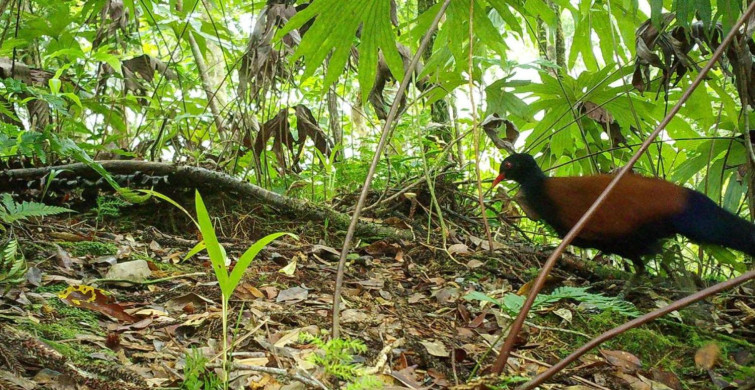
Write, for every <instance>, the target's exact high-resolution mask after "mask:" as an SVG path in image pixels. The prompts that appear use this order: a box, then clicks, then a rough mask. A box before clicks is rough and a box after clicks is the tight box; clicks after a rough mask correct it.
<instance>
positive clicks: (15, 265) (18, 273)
mask: <svg viewBox="0 0 755 390" xmlns="http://www.w3.org/2000/svg"><path fill="white" fill-rule="evenodd" d="M25 276H26V259H24V255H23V253H21V252H19V250H18V240H10V241H8V242H7V243H6V244H5V245H4V246H0V283H7V284H18V283H21V282H23V281H24V277H25Z"/></svg>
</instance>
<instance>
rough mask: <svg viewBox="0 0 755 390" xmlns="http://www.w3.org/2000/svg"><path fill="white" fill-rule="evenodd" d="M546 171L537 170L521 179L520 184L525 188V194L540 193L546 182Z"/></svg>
mask: <svg viewBox="0 0 755 390" xmlns="http://www.w3.org/2000/svg"><path fill="white" fill-rule="evenodd" d="M545 179H546V176H545V173H543V171H537V172H536V173H535V174H532V175H528V176H527V177H526V178H525V179H523V180H521V181H520V182H519V184H520V185H521V186H522V189H524V193H525V194H528V193H529V194H534V193H538V192H539V191H540V190H541V189H542V187H543V183H545Z"/></svg>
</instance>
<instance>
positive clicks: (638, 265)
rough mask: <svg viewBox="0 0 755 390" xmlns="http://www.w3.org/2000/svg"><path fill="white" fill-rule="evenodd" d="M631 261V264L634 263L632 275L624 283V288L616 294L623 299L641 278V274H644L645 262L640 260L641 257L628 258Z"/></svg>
mask: <svg viewBox="0 0 755 390" xmlns="http://www.w3.org/2000/svg"><path fill="white" fill-rule="evenodd" d="M629 260H631V261H632V264H634V275H632V277H631V278H630V279H629V281H627V282H626V283H625V284H624V288H622V289H621V292H620V293H619V295H618V296H617V298H619V299H624V297H626V295H627V293H628V292H629V291H630V290H631V289H632V287H633V286H634V285H635V284H637V282H638V281H639V280H640V279H642V276H643V275H645V263H643V262H642V259H629Z"/></svg>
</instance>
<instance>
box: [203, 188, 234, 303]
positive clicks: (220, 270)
mask: <svg viewBox="0 0 755 390" xmlns="http://www.w3.org/2000/svg"><path fill="white" fill-rule="evenodd" d="M194 203H195V205H196V209H197V220H198V222H199V230H200V232H201V233H202V238H203V239H204V242H205V245H206V246H207V253H209V255H210V263H211V264H212V270H213V271H214V272H215V278H217V279H218V284H219V285H220V290H221V291H222V292H223V300H225V301H226V302H227V301H228V300H229V299H230V298H231V294H232V293H233V290H234V289H235V288H236V286H234V285H231V284H229V283H228V271H227V270H226V266H225V260H226V255H225V250H224V249H223V247H222V246H220V242H218V237H217V236H216V235H215V228H214V227H213V226H212V221H211V220H210V215H209V214H208V213H207V208H206V207H205V205H204V202H203V201H202V196H201V195H199V191H196V193H195V198H194Z"/></svg>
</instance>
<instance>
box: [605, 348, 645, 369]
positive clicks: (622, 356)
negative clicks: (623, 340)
mask: <svg viewBox="0 0 755 390" xmlns="http://www.w3.org/2000/svg"><path fill="white" fill-rule="evenodd" d="M600 354H601V355H603V358H605V359H606V361H608V363H609V364H610V365H612V366H614V367H616V368H618V369H619V370H621V371H622V372H625V373H630V374H631V373H633V372H636V371H637V370H639V369H640V368H642V362H641V361H640V359H639V358H638V357H637V356H634V355H632V354H631V353H629V352H626V351H616V350H608V349H601V350H600Z"/></svg>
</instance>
